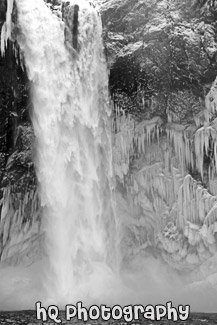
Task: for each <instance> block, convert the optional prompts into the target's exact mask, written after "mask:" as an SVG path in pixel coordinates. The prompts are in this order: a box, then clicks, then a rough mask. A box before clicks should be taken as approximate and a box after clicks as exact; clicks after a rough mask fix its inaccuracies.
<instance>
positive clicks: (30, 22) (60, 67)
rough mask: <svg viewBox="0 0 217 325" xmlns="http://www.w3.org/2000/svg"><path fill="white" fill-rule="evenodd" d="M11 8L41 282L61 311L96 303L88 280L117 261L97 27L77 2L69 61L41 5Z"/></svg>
mask: <svg viewBox="0 0 217 325" xmlns="http://www.w3.org/2000/svg"><path fill="white" fill-rule="evenodd" d="M16 4H17V8H18V22H19V27H20V30H21V33H20V36H19V38H18V43H19V45H20V48H21V50H22V51H23V53H24V56H25V64H26V67H27V72H28V77H29V79H30V80H31V81H32V100H33V106H34V112H33V118H32V121H33V126H34V130H35V135H36V139H37V163H36V167H37V175H38V180H39V184H40V194H41V200H42V204H43V206H44V215H43V223H44V229H45V234H46V244H47V254H48V259H49V267H50V270H49V272H48V270H47V273H49V274H50V275H51V276H50V278H49V279H47V281H46V283H47V286H48V290H49V294H50V299H51V301H52V302H55V303H60V304H61V305H63V304H64V303H69V302H70V301H73V299H74V301H77V300H78V299H84V296H85V297H87V296H88V294H90V295H91V296H94V293H93V292H90V293H89V292H88V281H90V278H88V277H90V274H93V272H94V269H95V268H97V267H98V266H99V265H101V266H102V265H103V267H105V268H108V265H111V264H112V263H114V259H115V257H114V256H113V253H112V251H113V252H114V251H115V240H114V239H115V218H114V209H113V201H112V160H111V159H112V158H111V157H112V153H111V134H110V119H109V114H110V110H109V100H108V90H107V88H108V77H107V71H106V63H105V60H104V57H103V48H102V40H101V32H102V30H101V22H100V19H99V17H98V14H97V13H96V12H95V10H94V9H93V8H91V6H89V4H88V2H86V1H79V3H78V6H79V11H78V15H79V21H78V47H77V50H75V49H73V47H72V46H71V54H70V51H69V49H68V50H67V49H66V46H65V39H64V24H63V23H62V22H61V21H60V20H59V19H58V18H57V17H56V16H54V15H52V13H51V11H50V10H49V9H48V8H47V7H46V5H45V4H44V1H43V0H34V1H30V0H16ZM74 4H75V3H74V1H71V4H70V8H69V10H68V13H69V14H70V15H72V16H73V10H74V9H73V8H74V7H73V5H74ZM72 36H73V35H72ZM97 265H98V266H97ZM89 287H91V285H90V284H89ZM92 289H93V288H92V287H91V289H89V290H90V291H91V290H92ZM96 290H97V288H96Z"/></svg>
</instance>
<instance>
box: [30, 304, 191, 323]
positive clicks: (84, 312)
mask: <svg viewBox="0 0 217 325" xmlns="http://www.w3.org/2000/svg"><path fill="white" fill-rule="evenodd" d="M35 306H36V319H37V320H40V321H43V322H47V321H48V320H49V319H51V320H53V321H54V322H55V323H56V324H61V323H62V319H61V318H60V310H59V308H58V307H57V306H55V305H52V306H49V307H48V308H45V307H42V304H41V302H40V301H39V302H37V303H36V304H35ZM64 312H65V315H64V316H65V317H64V318H65V320H66V321H71V320H73V319H76V320H79V321H84V322H87V321H90V320H98V319H102V320H104V321H109V320H111V319H112V320H121V319H124V321H125V322H132V321H134V320H139V319H142V318H143V319H148V320H152V321H154V320H157V321H160V320H162V319H167V320H172V321H174V322H176V321H178V320H181V321H185V320H187V319H188V317H189V315H190V306H189V305H185V306H183V305H179V306H178V307H177V308H175V307H173V306H172V302H167V303H166V305H156V306H152V305H147V306H142V305H127V306H124V307H121V306H119V305H115V306H113V307H107V306H106V305H100V306H97V305H93V306H90V307H89V308H85V307H84V306H83V304H82V302H78V303H77V304H76V305H66V306H65V311H64Z"/></svg>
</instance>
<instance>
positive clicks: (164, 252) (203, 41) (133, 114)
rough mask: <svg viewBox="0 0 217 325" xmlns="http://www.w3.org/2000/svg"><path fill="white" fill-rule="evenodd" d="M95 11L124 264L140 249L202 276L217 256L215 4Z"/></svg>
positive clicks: (151, 4) (124, 5) (131, 5)
mask: <svg viewBox="0 0 217 325" xmlns="http://www.w3.org/2000/svg"><path fill="white" fill-rule="evenodd" d="M99 3H100V5H101V12H102V17H103V23H104V40H105V46H106V55H107V59H108V62H109V66H110V90H111V96H112V98H113V101H114V110H115V117H114V120H115V123H114V125H115V127H114V131H115V132H116V135H115V137H114V138H115V139H114V143H115V146H114V165H115V172H116V175H117V182H118V184H119V189H120V192H121V193H122V195H121V198H119V206H122V207H123V206H124V205H125V206H128V208H127V209H126V208H125V210H124V209H123V210H124V212H123V210H121V209H120V210H119V213H120V215H123V220H124V214H126V216H127V217H126V220H125V221H123V225H124V227H125V234H126V237H125V238H124V241H123V244H122V249H123V252H124V254H125V260H126V261H128V262H129V260H131V259H133V258H134V257H135V256H136V255H138V253H139V252H142V251H143V252H144V251H145V252H149V253H150V252H151V254H154V255H157V256H162V258H163V259H164V260H165V261H166V263H168V264H169V265H171V266H172V267H174V268H177V269H178V270H180V269H182V270H185V271H187V272H189V271H192V270H195V269H197V270H198V269H201V265H202V268H203V269H204V270H205V269H206V266H207V265H209V261H210V260H212V265H216V250H217V234H216V229H217V228H216V226H217V223H216V220H217V219H216V185H215V184H216V171H215V168H216V167H215V166H216V163H215V156H216V149H215V148H216V144H215V143H216V140H215V139H216V131H217V130H216V126H215V124H216V120H215V118H216V104H215V92H216V86H215V84H214V86H213V87H212V89H211V91H210V87H211V85H212V83H213V82H214V80H215V78H216V74H217V56H216V54H217V43H216V31H217V30H216V27H217V26H216V22H215V20H216V2H215V1H199V2H198V1H182V2H180V1H166V0H163V1H160V0H159V1H127V0H126V1H115V0H111V1H99ZM209 91H210V92H209ZM208 92H209V94H208ZM207 94H208V95H207ZM123 201H124V202H125V203H123ZM130 211H131V212H130ZM129 220H130V221H129ZM208 269H209V267H207V270H208ZM212 269H214V267H213V268H212ZM209 271H210V269H209ZM207 272H208V271H207ZM205 273H206V271H204V274H205Z"/></svg>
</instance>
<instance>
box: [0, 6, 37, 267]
mask: <svg viewBox="0 0 217 325" xmlns="http://www.w3.org/2000/svg"><path fill="white" fill-rule="evenodd" d="M6 12H7V1H1V4H0V29H2V26H3V24H4V22H5V20H6ZM15 22H16V7H14V10H13V14H12V23H15ZM0 75H1V78H0V115H1V119H0V199H1V218H0V259H1V261H7V263H9V264H11V263H12V264H19V263H20V262H25V263H29V262H30V263H31V260H32V257H28V256H30V255H32V256H33V255H35V252H33V250H34V249H33V248H34V246H36V244H35V243H36V242H37V241H36V237H38V230H37V229H34V230H33V228H38V226H36V227H35V225H34V227H33V228H32V224H33V223H35V222H33V221H32V217H33V212H34V211H36V210H37V211H39V204H38V199H37V194H36V176H35V170H34V165H33V150H34V132H33V128H32V124H31V122H30V114H31V100H30V96H29V94H30V83H29V81H28V78H27V74H26V71H25V67H24V66H23V64H22V60H21V55H20V52H19V48H18V46H17V44H16V42H15V43H14V42H11V41H10V40H8V42H7V47H6V49H5V53H4V54H3V55H2V56H1V55H0ZM34 219H35V220H38V219H39V216H38V213H36V214H35V217H34ZM35 220H34V221H35ZM35 224H36V225H38V221H37V222H36V223H35ZM31 228H32V229H31ZM31 241H32V242H34V244H33V246H32V245H29V249H28V243H29V242H30V243H31ZM31 249H33V250H32V252H31ZM36 250H37V249H36ZM24 252H25V253H24Z"/></svg>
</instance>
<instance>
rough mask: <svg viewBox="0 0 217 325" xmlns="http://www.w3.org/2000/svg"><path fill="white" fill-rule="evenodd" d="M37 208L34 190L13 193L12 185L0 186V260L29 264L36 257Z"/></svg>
mask: <svg viewBox="0 0 217 325" xmlns="http://www.w3.org/2000/svg"><path fill="white" fill-rule="evenodd" d="M40 212H41V211H40V204H39V199H38V194H37V192H35V191H34V190H30V191H28V192H26V193H25V194H22V193H19V194H16V192H15V190H14V188H13V186H10V187H7V188H5V189H4V194H3V198H2V209H1V217H0V237H2V240H1V246H0V255H1V261H2V262H4V263H7V264H9V265H19V264H24V265H30V264H31V263H33V262H34V261H35V260H36V259H37V258H38V257H39V251H40V241H41V235H40Z"/></svg>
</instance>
